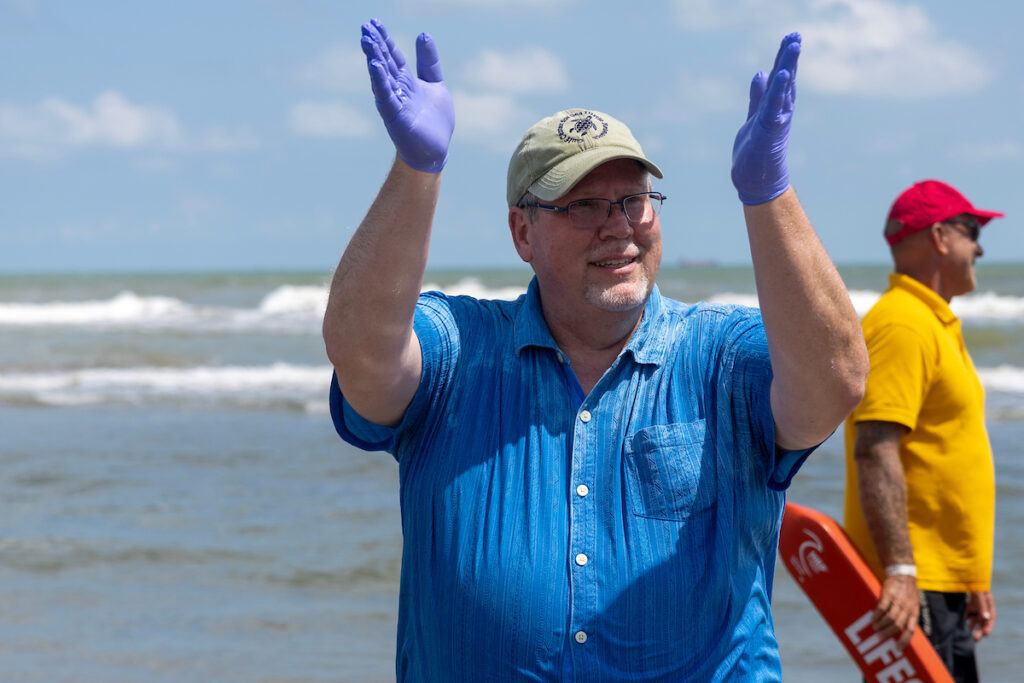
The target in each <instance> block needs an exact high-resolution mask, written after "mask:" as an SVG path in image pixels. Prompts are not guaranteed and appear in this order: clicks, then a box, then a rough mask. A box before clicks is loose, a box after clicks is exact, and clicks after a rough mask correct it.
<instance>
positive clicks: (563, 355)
mask: <svg viewBox="0 0 1024 683" xmlns="http://www.w3.org/2000/svg"><path fill="white" fill-rule="evenodd" d="M558 362H559V363H564V362H565V354H564V353H562V352H561V351H559V352H558Z"/></svg>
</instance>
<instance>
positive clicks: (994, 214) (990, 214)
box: [964, 208, 1006, 225]
mask: <svg viewBox="0 0 1024 683" xmlns="http://www.w3.org/2000/svg"><path fill="white" fill-rule="evenodd" d="M964 213H966V214H970V215H971V216H974V217H975V218H977V219H978V222H979V223H981V224H982V225H986V224H988V222H989V221H990V220H992V219H993V218H1002V217H1003V216H1005V215H1006V214H1005V213H1002V212H1000V211H986V210H985V209H973V208H972V209H971V210H970V211H965V212H964Z"/></svg>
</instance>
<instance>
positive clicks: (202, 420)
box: [0, 264, 1024, 683]
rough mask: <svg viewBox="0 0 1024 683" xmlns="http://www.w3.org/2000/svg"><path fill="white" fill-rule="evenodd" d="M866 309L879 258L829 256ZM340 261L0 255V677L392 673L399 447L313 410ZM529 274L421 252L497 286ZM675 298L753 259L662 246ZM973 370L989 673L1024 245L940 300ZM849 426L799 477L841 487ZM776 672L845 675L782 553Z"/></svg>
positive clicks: (1007, 663) (732, 283) (745, 290)
mask: <svg viewBox="0 0 1024 683" xmlns="http://www.w3.org/2000/svg"><path fill="white" fill-rule="evenodd" d="M841 271H842V274H843V276H844V279H845V280H846V282H847V285H848V286H849V288H850V290H851V297H852V299H853V301H854V304H855V306H856V308H857V309H858V311H860V312H861V313H863V312H865V311H866V310H867V309H868V308H869V307H870V305H871V303H872V302H873V301H874V300H875V299H876V298H877V296H878V295H879V293H880V292H881V291H883V290H884V288H885V286H886V275H887V272H888V269H887V268H885V267H883V266H857V267H845V268H841ZM329 277H330V273H328V272H302V273H185V274H87V275H84V274H83V275H68V274H65V275H2V274H0V471H2V475H0V681H3V682H4V683H21V682H29V681H32V682H36V681H38V682H46V683H55V682H65V681H67V682H71V681H74V682H76V683H108V682H111V681H146V682H159V683H162V682H171V681H174V682H179V681H218V682H221V683H234V682H238V683H242V682H245V683H271V682H274V683H285V682H287V683H300V682H301V683H313V682H327V681H330V682H340V681H346V682H352V683H373V682H376V681H387V680H394V666H393V657H394V640H395V622H396V611H397V602H398V579H399V567H400V563H401V530H400V527H399V515H398V496H397V472H396V466H395V464H394V462H393V460H392V459H391V458H390V456H387V455H385V454H366V453H362V452H359V451H356V450H355V449H353V448H351V447H349V446H347V445H345V444H344V443H342V442H341V441H340V440H339V439H338V438H337V436H336V435H335V433H334V430H333V427H332V426H331V422H330V418H329V416H328V413H327V389H328V384H329V381H330V369H329V366H328V363H327V360H326V357H325V355H324V351H323V344H322V341H321V338H320V325H321V319H322V315H323V310H324V305H325V301H326V291H327V289H326V287H327V284H326V283H327V282H328V280H329ZM528 280H529V273H528V271H526V270H508V271H468V270H467V271H431V272H429V273H428V275H427V283H428V284H427V287H428V288H432V289H434V288H436V289H442V290H444V291H448V292H452V293H466V294H474V295H477V296H481V297H488V298H512V297H515V296H517V295H518V294H520V293H521V292H523V291H524V289H525V286H526V284H527V282H528ZM659 286H660V287H661V290H662V292H663V293H664V294H666V295H668V296H671V297H674V298H678V299H682V300H686V301H695V300H698V299H713V300H717V301H730V302H738V303H745V304H749V305H756V296H755V293H754V284H753V276H752V273H751V271H750V270H749V268H745V267H738V266H737V267H720V266H713V265H701V264H695V265H689V266H682V265H680V266H676V267H666V268H663V270H662V272H661V274H660V275H659ZM954 310H955V311H956V312H957V313H958V314H959V315H960V317H961V319H962V320H963V324H964V329H965V335H966V339H967V344H968V347H969V348H970V350H971V352H972V355H973V357H974V360H975V364H976V365H977V366H978V367H979V370H980V373H981V375H982V380H983V383H984V384H985V386H986V389H987V396H988V404H987V412H988V421H989V433H990V436H991V439H992V442H993V445H994V448H995V457H996V473H997V481H998V501H997V526H996V539H995V540H996V543H995V547H996V558H995V575H994V592H995V595H996V600H997V607H998V615H999V616H998V622H997V624H996V630H995V633H994V635H993V636H992V637H991V638H989V639H987V640H986V641H984V642H982V643H981V645H980V647H979V657H980V662H981V667H982V674H983V677H984V679H985V680H987V681H1017V680H1020V666H1019V663H1020V662H1021V661H1022V656H1021V643H1024V537H1022V535H1021V534H1020V533H1019V531H1018V530H1019V529H1020V528H1022V525H1024V265H1018V264H1005V265H983V266H981V267H980V268H979V290H978V292H977V293H975V294H973V295H971V296H968V297H963V298H960V299H957V300H955V301H954ZM842 488H843V460H842V441H841V433H839V434H837V435H836V436H834V437H833V438H832V439H830V440H829V441H828V442H826V444H825V445H824V446H823V447H822V448H821V449H820V450H819V451H818V452H817V453H816V454H815V455H814V456H813V457H812V458H811V459H810V460H809V461H808V463H807V464H806V466H805V467H804V468H803V470H802V471H801V473H800V475H799V476H798V477H797V479H796V481H795V482H794V484H793V487H792V489H791V490H790V499H791V500H794V501H798V502H802V503H805V504H809V505H811V506H813V507H817V508H819V509H822V510H824V511H826V512H828V513H830V514H832V515H834V516H837V515H839V514H840V510H841V506H842ZM773 602H774V614H775V620H776V628H777V634H778V638H779V642H780V646H781V649H782V657H783V667H784V673H785V679H786V680H787V681H794V682H804V681H806V682H811V681H822V680H848V681H854V680H859V675H858V674H857V672H856V671H855V670H854V667H853V665H852V664H851V662H850V661H849V659H848V657H847V655H846V653H845V651H843V650H842V648H841V647H840V645H839V642H838V640H836V638H835V637H834V636H833V635H832V633H831V632H830V631H829V630H828V628H827V626H826V625H825V623H824V622H823V621H822V619H821V618H820V617H819V616H818V614H817V613H816V612H815V611H814V609H813V607H812V606H811V605H810V603H809V602H808V601H807V599H806V598H805V597H804V596H803V595H802V593H800V591H799V589H798V588H797V587H796V586H795V584H794V582H793V581H792V580H791V579H790V578H789V576H788V575H787V574H786V572H785V570H784V569H783V568H782V566H781V563H780V564H779V571H778V574H777V576H776V584H775V595H774V600H773Z"/></svg>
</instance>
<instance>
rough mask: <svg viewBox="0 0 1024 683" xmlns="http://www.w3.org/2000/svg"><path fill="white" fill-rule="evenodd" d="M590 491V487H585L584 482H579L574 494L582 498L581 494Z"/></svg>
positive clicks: (583, 494)
mask: <svg viewBox="0 0 1024 683" xmlns="http://www.w3.org/2000/svg"><path fill="white" fill-rule="evenodd" d="M588 493H590V489H588V488H587V485H586V484H580V485H579V486H577V487H576V495H577V496H579V497H580V498H582V497H583V496H585V495H587V494H588Z"/></svg>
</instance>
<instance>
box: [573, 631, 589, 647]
mask: <svg viewBox="0 0 1024 683" xmlns="http://www.w3.org/2000/svg"><path fill="white" fill-rule="evenodd" d="M576 642H577V643H579V644H580V645H582V644H583V643H585V642H587V633H586V631H576Z"/></svg>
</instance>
